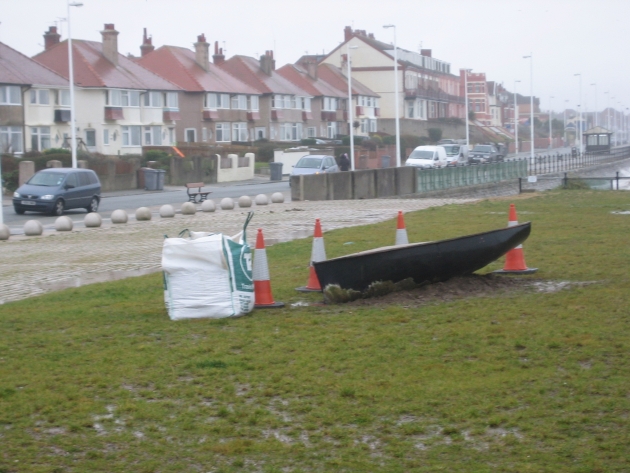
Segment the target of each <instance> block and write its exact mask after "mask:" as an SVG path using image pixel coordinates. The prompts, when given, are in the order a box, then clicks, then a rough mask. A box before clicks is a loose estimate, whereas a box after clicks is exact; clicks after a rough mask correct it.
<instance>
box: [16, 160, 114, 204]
mask: <svg viewBox="0 0 630 473" xmlns="http://www.w3.org/2000/svg"><path fill="white" fill-rule="evenodd" d="M100 201H101V182H100V181H99V179H98V176H97V175H96V173H95V172H94V171H92V170H91V169H76V168H50V169H44V170H42V171H39V172H37V173H35V174H33V176H31V178H30V179H29V180H28V181H26V183H24V184H22V185H21V186H20V187H18V189H17V190H16V191H15V192H14V193H13V208H14V209H15V213H16V214H20V215H21V214H23V213H24V212H44V213H50V214H52V215H62V214H63V212H64V211H65V210H69V209H86V210H87V211H88V212H96V211H97V210H98V205H99V203H100Z"/></svg>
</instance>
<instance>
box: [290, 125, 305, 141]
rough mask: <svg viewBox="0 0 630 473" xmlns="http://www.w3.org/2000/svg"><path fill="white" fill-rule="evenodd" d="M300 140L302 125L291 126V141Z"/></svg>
mask: <svg viewBox="0 0 630 473" xmlns="http://www.w3.org/2000/svg"><path fill="white" fill-rule="evenodd" d="M301 139H302V124H301V123H293V124H291V141H299V140H301Z"/></svg>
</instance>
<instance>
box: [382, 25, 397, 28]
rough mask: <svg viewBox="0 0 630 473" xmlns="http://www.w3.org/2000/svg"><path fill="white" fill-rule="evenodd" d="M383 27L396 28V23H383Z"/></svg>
mask: <svg viewBox="0 0 630 473" xmlns="http://www.w3.org/2000/svg"><path fill="white" fill-rule="evenodd" d="M383 28H396V25H383Z"/></svg>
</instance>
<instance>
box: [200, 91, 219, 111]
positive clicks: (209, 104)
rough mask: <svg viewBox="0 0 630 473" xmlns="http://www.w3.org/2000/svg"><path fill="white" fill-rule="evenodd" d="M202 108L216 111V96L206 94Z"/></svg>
mask: <svg viewBox="0 0 630 473" xmlns="http://www.w3.org/2000/svg"><path fill="white" fill-rule="evenodd" d="M203 108H209V109H210V110H216V109H217V94H206V96H205V98H204V101H203Z"/></svg>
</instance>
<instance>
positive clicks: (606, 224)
mask: <svg viewBox="0 0 630 473" xmlns="http://www.w3.org/2000/svg"><path fill="white" fill-rule="evenodd" d="M510 202H515V203H516V206H517V211H518V214H519V221H520V222H524V221H527V220H531V221H532V222H533V229H532V234H531V236H530V238H529V239H528V240H527V241H526V242H525V243H524V252H525V257H526V261H527V263H528V265H529V266H534V267H538V268H540V269H539V272H538V273H537V274H535V275H533V276H526V277H527V278H537V279H542V280H545V281H555V282H559V281H571V282H589V283H592V284H587V285H575V286H573V287H572V288H570V289H564V290H560V291H556V292H551V293H545V292H536V291H533V290H529V291H527V290H522V291H517V292H509V293H505V292H502V293H497V294H493V296H492V297H478V298H461V299H459V300H456V301H454V302H449V303H443V302H439V301H436V302H435V303H430V304H425V305H417V306H413V305H405V306H395V305H391V306H386V305H383V304H373V305H367V306H366V305H353V304H350V305H329V306H325V305H310V306H307V307H304V306H299V307H291V303H295V302H297V301H308V302H311V303H315V302H319V301H321V294H307V295H304V294H301V293H297V292H296V291H295V289H294V288H295V287H297V286H301V285H304V284H305V283H306V279H307V276H308V271H307V267H306V266H307V264H308V259H309V257H310V251H311V239H306V240H299V241H294V242H289V243H283V244H278V245H274V246H272V247H269V248H267V256H268V259H269V264H270V271H271V275H272V286H273V290H274V296H275V299H276V300H281V301H284V302H286V303H287V307H286V308H284V309H280V310H257V311H255V312H254V313H253V314H251V315H249V316H247V317H242V318H237V319H224V320H193V321H179V322H171V321H170V320H169V319H168V317H167V315H166V312H165V310H164V305H163V292H162V279H161V275H159V274H155V275H151V276H146V277H140V278H132V279H128V280H124V281H117V282H111V283H104V284H95V285H91V286H86V287H82V288H77V289H71V290H66V291H62V292H57V293H52V294H49V295H46V296H42V297H37V298H32V299H29V300H25V301H20V302H16V303H10V304H6V305H2V306H0V473H9V472H11V473H13V472H49V473H52V472H57V473H58V472H147V473H148V472H184V471H185V472H237V471H247V472H250V471H251V472H341V471H344V472H410V471H414V472H415V471H419V472H424V471H426V472H435V471H448V472H497V471H498V472H529V471H532V472H534V471H535V472H558V471H568V472H622V471H625V472H627V471H630V460H629V458H630V429H629V427H628V426H629V423H630V422H629V419H628V415H629V412H630V381H629V379H630V361H629V358H628V349H629V347H630V330H629V329H630V316H629V313H630V309H629V302H630V277H629V268H630V245H629V244H628V243H629V241H630V237H629V235H630V215H623V214H615V213H613V212H615V211H624V210H630V194H628V193H626V192H605V191H589V190H586V191H583V190H575V191H553V192H547V193H543V194H539V195H536V196H534V197H531V196H527V198H519V197H515V198H514V200H512V201H508V200H504V199H498V200H487V201H482V202H479V203H476V204H471V205H454V206H448V207H441V208H435V209H428V210H423V211H419V212H415V213H409V214H406V216H405V220H406V223H407V229H408V232H409V239H410V241H428V240H437V239H441V238H447V237H454V236H459V235H465V234H468V233H473V232H478V231H484V230H489V229H493V228H498V227H502V226H505V225H506V224H507V211H508V205H509V203H510ZM394 233H395V221H389V222H385V223H382V224H377V225H372V226H369V227H355V228H349V229H344V230H337V231H333V232H328V233H326V234H325V235H324V236H325V244H326V251H327V254H328V257H334V256H338V255H342V254H346V253H351V252H355V251H360V250H363V249H368V248H373V247H377V246H382V245H386V244H392V243H393V239H394ZM350 242H352V244H349V243H350ZM500 267H502V261H497V262H496V263H493V265H491V266H489V267H488V268H485V269H484V272H487V271H490V270H493V269H499V268H500Z"/></svg>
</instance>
